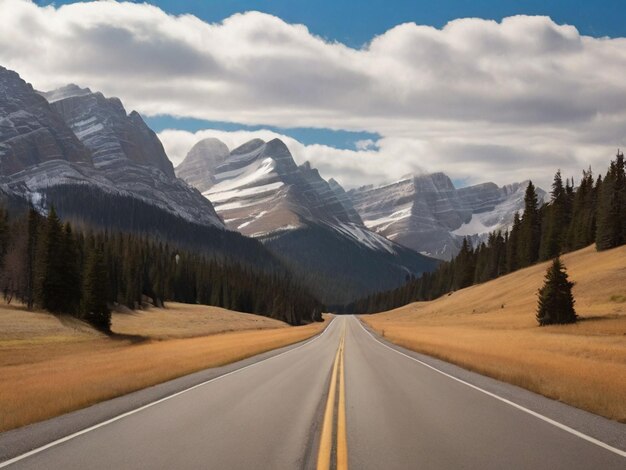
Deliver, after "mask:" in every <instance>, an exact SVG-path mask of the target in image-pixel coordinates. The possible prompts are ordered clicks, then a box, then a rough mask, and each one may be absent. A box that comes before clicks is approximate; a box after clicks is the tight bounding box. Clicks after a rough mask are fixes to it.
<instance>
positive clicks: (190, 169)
mask: <svg viewBox="0 0 626 470" xmlns="http://www.w3.org/2000/svg"><path fill="white" fill-rule="evenodd" d="M229 154H230V150H229V149H228V147H227V146H226V144H224V142H222V141H221V140H219V139H215V138H212V137H209V138H207V139H202V140H201V141H200V142H198V143H197V144H196V145H194V146H193V147H192V148H191V150H190V151H189V153H188V154H187V157H186V158H185V160H184V161H183V162H182V163H181V164H180V165H179V166H178V167H177V168H176V175H177V176H178V177H179V178H180V179H182V180H184V181H186V182H187V183H189V184H190V185H191V186H193V187H194V188H197V189H198V190H199V191H201V192H202V191H206V190H207V189H209V188H210V187H211V186H213V185H214V184H215V181H214V180H213V176H212V175H213V172H214V171H215V168H216V167H217V166H218V165H219V164H220V163H223V162H224V160H226V158H227V157H228V155H229Z"/></svg>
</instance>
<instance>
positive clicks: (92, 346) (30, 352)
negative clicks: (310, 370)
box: [0, 304, 328, 431]
mask: <svg viewBox="0 0 626 470" xmlns="http://www.w3.org/2000/svg"><path fill="white" fill-rule="evenodd" d="M177 315H181V318H174V317H176V316H177ZM182 316H187V317H189V318H187V317H185V318H183V317H182ZM170 317H171V318H170ZM168 318H169V319H171V320H172V323H171V325H169V324H167V320H168ZM185 322H189V328H188V329H185ZM327 323H328V322H326V323H323V324H322V323H317V324H312V325H307V326H301V327H287V326H286V324H284V323H282V322H279V321H276V320H271V319H267V318H264V317H259V316H256V315H247V314H241V313H236V312H229V311H225V310H223V309H214V308H209V307H200V306H190V305H182V304H173V305H170V308H168V309H167V311H160V310H158V309H151V310H148V311H147V312H144V313H139V314H136V315H129V314H116V315H114V319H113V329H114V331H116V332H124V333H125V334H127V335H130V334H132V335H141V336H143V338H140V337H132V336H122V335H119V336H117V337H114V338H109V337H107V336H105V335H102V334H100V333H97V332H94V331H93V330H91V329H90V328H88V327H85V326H84V325H83V324H82V323H81V322H77V321H72V320H70V319H61V320H60V319H57V318H55V317H53V316H51V315H49V314H46V313H40V312H39V313H38V312H28V311H26V310H25V309H24V308H23V307H20V306H6V305H2V306H0V377H2V379H1V382H0V410H1V413H2V414H1V415H0V431H3V430H8V429H12V428H15V427H18V426H22V425H25V424H29V423H33V422H36V421H40V420H43V419H46V418H50V417H53V416H57V415H59V414H62V413H66V412H68V411H72V410H76V409H79V408H82V407H85V406H88V405H91V404H93V403H96V402H99V401H102V400H106V399H109V398H113V397H116V396H119V395H123V394H125V393H129V392H132V391H134V390H139V389H141V388H145V387H148V386H150V385H154V384H157V383H160V382H164V381H166V380H170V379H173V378H176V377H180V376H182V375H185V374H189V373H192V372H196V371H198V370H202V369H205V368H208V367H217V366H221V365H224V364H227V363H230V362H234V361H238V360H241V359H244V358H246V357H250V356H253V355H255V354H259V353H261V352H264V351H268V350H271V349H275V348H279V347H282V346H285V345H288V344H292V343H296V342H298V341H301V340H304V339H306V338H309V337H311V336H313V335H315V334H316V333H318V332H320V331H321V330H322V329H323V328H324V327H325V325H326V324H327ZM251 328H255V329H251ZM237 329H238V330H239V331H233V330H237ZM225 331H227V332H225ZM216 332H220V333H217V334H216ZM209 333H214V334H209ZM198 334H209V335H208V336H202V337H197V335H198ZM186 336H187V338H185V337H186ZM188 336H195V337H188ZM163 338H175V339H167V340H164V339H163Z"/></svg>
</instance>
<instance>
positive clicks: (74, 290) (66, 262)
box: [61, 223, 81, 314]
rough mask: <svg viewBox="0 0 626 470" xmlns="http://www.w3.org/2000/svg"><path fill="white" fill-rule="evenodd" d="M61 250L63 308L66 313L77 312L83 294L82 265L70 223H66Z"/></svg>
mask: <svg viewBox="0 0 626 470" xmlns="http://www.w3.org/2000/svg"><path fill="white" fill-rule="evenodd" d="M61 251H62V253H61V261H62V263H63V267H62V269H63V276H62V277H61V280H62V282H63V287H62V289H63V292H64V294H63V296H62V299H61V301H62V304H63V305H62V309H63V311H64V312H65V313H72V314H76V313H77V312H78V309H79V306H80V296H81V282H80V265H79V258H78V246H77V242H76V239H75V238H74V233H73V232H72V227H71V226H70V224H69V223H66V224H65V227H64V231H63V240H62V245H61Z"/></svg>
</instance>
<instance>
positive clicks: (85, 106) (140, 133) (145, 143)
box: [42, 85, 174, 178]
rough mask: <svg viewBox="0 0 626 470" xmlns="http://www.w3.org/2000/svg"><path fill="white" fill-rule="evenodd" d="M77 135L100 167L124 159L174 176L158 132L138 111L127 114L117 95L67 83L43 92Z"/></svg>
mask: <svg viewBox="0 0 626 470" xmlns="http://www.w3.org/2000/svg"><path fill="white" fill-rule="evenodd" d="M42 95H43V96H44V97H45V98H46V99H47V100H48V102H49V103H50V105H51V106H52V108H53V109H54V110H55V111H57V113H59V114H60V115H61V116H63V119H64V120H65V122H66V124H67V125H68V126H69V127H70V128H71V129H72V130H73V131H74V133H75V134H76V136H77V137H78V138H79V139H80V140H81V142H83V144H85V146H86V147H87V148H89V149H90V150H91V151H92V159H93V163H94V165H95V166H96V167H97V168H107V167H109V166H114V165H116V164H118V163H119V161H120V160H122V161H130V162H132V163H136V164H138V165H143V166H149V167H153V168H158V169H159V170H161V171H162V172H163V173H164V174H165V175H166V176H168V177H170V178H173V177H174V168H173V167H172V163H171V162H170V161H169V159H168V158H167V155H166V154H165V150H163V145H162V144H161V142H160V141H159V139H158V137H157V136H156V134H155V133H154V132H153V131H152V130H151V129H150V128H149V127H148V126H147V125H146V123H145V122H144V121H143V119H142V118H141V116H140V115H139V113H137V112H136V111H133V112H131V113H130V114H126V110H125V109H124V106H123V105H122V102H121V101H120V100H119V99H118V98H105V97H104V95H102V93H99V92H97V93H92V92H91V90H89V89H88V88H84V89H83V88H79V87H78V86H76V85H67V86H65V87H63V88H60V89H58V90H54V91H52V92H49V93H42Z"/></svg>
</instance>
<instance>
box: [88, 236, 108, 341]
mask: <svg viewBox="0 0 626 470" xmlns="http://www.w3.org/2000/svg"><path fill="white" fill-rule="evenodd" d="M108 292H109V287H108V273H107V269H106V264H105V262H104V254H103V252H102V249H101V248H100V246H98V245H97V244H96V243H92V244H91V246H90V247H89V248H88V254H87V260H86V263H85V272H84V275H83V302H82V317H83V319H85V320H86V321H87V322H88V323H90V324H92V325H93V326H95V327H96V328H98V329H99V330H101V331H104V332H107V333H108V332H110V331H111V311H110V310H109V307H108V302H107V301H108V299H107V294H108Z"/></svg>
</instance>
